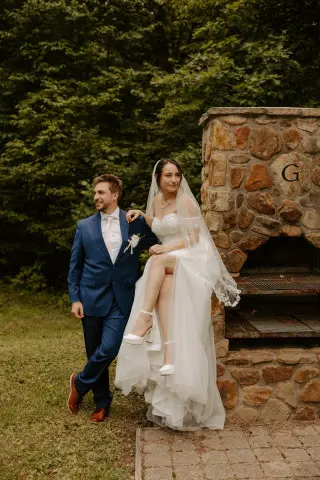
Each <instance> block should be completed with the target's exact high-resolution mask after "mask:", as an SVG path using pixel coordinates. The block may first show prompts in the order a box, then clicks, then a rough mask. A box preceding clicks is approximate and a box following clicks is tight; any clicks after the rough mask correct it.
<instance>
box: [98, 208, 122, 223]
mask: <svg viewBox="0 0 320 480" xmlns="http://www.w3.org/2000/svg"><path fill="white" fill-rule="evenodd" d="M100 215H101V220H103V219H104V218H110V217H113V218H116V219H117V220H119V215H120V208H119V207H117V208H116V209H115V210H114V211H113V212H112V213H110V214H109V213H104V212H100Z"/></svg>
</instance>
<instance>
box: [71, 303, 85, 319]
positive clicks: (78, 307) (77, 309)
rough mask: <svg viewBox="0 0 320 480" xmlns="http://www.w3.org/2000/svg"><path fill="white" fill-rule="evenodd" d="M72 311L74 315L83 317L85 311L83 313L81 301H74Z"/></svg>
mask: <svg viewBox="0 0 320 480" xmlns="http://www.w3.org/2000/svg"><path fill="white" fill-rule="evenodd" d="M71 313H72V315H74V316H75V317H76V318H83V317H84V313H83V305H82V303H81V302H73V304H72V308H71Z"/></svg>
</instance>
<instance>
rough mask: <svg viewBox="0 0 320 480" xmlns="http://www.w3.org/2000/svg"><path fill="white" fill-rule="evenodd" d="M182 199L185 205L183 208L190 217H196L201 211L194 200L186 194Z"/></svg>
mask: <svg viewBox="0 0 320 480" xmlns="http://www.w3.org/2000/svg"><path fill="white" fill-rule="evenodd" d="M180 198H181V202H182V204H183V208H184V209H185V210H186V212H187V213H188V214H189V215H190V216H196V215H197V213H198V210H199V206H198V205H197V204H196V203H195V202H194V200H193V199H192V198H191V197H189V196H188V195H187V194H186V193H183V194H182V195H181V197H180Z"/></svg>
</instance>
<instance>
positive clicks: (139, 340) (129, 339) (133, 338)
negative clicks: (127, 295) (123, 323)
mask: <svg viewBox="0 0 320 480" xmlns="http://www.w3.org/2000/svg"><path fill="white" fill-rule="evenodd" d="M141 313H146V314H148V315H151V318H152V312H146V310H141ZM152 327H153V325H151V327H150V328H148V330H147V331H146V332H145V334H144V335H142V336H141V337H140V335H134V334H133V333H128V334H127V335H124V337H123V341H124V342H125V343H130V344H131V345H142V344H143V342H144V341H146V342H152V338H151V333H152Z"/></svg>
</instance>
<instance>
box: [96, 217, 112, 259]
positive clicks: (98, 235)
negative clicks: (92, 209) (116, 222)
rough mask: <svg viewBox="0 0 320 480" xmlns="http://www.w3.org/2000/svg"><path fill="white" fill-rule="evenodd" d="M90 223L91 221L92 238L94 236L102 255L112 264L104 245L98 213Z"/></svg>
mask: <svg viewBox="0 0 320 480" xmlns="http://www.w3.org/2000/svg"><path fill="white" fill-rule="evenodd" d="M92 221H93V232H94V236H95V238H96V240H97V242H98V245H99V247H100V248H101V250H102V252H103V253H104V255H106V256H107V258H108V260H109V261H110V262H111V263H112V261H111V258H110V255H109V252H108V249H107V247H106V244H105V243H104V240H103V236H102V230H101V215H100V212H98V213H97V214H96V215H94V217H93V218H92Z"/></svg>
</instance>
